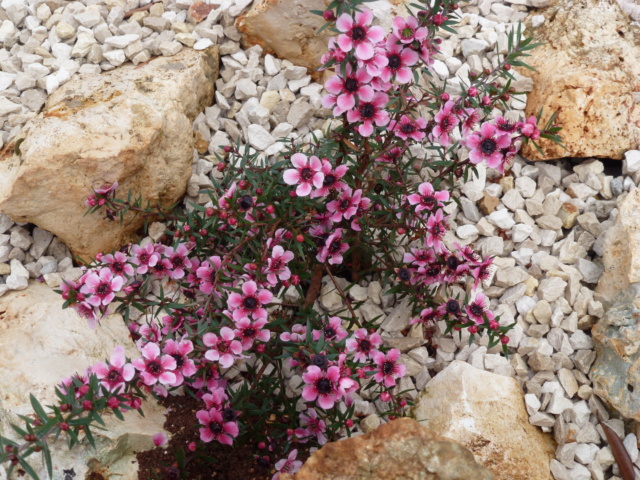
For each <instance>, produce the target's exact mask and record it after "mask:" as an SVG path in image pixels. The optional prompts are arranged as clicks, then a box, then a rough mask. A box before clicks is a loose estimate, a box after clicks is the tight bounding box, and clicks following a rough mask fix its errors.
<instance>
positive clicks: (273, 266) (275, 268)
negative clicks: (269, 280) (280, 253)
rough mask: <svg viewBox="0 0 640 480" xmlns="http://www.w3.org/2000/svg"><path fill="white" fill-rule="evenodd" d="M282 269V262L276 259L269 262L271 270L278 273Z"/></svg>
mask: <svg viewBox="0 0 640 480" xmlns="http://www.w3.org/2000/svg"><path fill="white" fill-rule="evenodd" d="M281 269H282V260H280V259H279V258H276V259H275V260H273V261H272V262H271V270H273V271H278V270H281Z"/></svg>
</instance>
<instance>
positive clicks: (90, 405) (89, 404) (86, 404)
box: [82, 400, 93, 412]
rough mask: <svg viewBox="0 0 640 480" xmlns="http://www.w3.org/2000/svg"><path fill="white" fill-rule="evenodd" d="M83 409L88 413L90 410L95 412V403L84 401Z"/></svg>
mask: <svg viewBox="0 0 640 480" xmlns="http://www.w3.org/2000/svg"><path fill="white" fill-rule="evenodd" d="M82 409H83V410H84V411H85V412H88V411H89V410H93V402H92V401H91V400H84V401H83V402H82Z"/></svg>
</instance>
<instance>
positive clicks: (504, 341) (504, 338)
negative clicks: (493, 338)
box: [500, 335, 509, 345]
mask: <svg viewBox="0 0 640 480" xmlns="http://www.w3.org/2000/svg"><path fill="white" fill-rule="evenodd" d="M500 341H501V342H502V344H503V345H506V344H507V343H509V337H507V336H506V335H505V336H504V337H500Z"/></svg>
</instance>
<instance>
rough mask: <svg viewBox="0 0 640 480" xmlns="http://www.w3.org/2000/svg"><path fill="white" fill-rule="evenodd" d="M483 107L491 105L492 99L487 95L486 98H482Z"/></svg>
mask: <svg viewBox="0 0 640 480" xmlns="http://www.w3.org/2000/svg"><path fill="white" fill-rule="evenodd" d="M482 105H484V106H486V107H488V106H489V105H491V97H489V96H488V95H485V96H484V97H482Z"/></svg>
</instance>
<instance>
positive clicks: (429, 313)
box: [409, 308, 440, 325]
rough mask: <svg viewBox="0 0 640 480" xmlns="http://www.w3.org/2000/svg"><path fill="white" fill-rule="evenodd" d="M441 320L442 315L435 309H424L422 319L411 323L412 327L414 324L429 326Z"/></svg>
mask: <svg viewBox="0 0 640 480" xmlns="http://www.w3.org/2000/svg"><path fill="white" fill-rule="evenodd" d="M439 318H440V314H439V313H438V312H437V311H436V310H434V309H433V308H424V309H423V310H422V312H420V317H418V318H414V319H413V320H411V321H410V322H409V324H410V325H413V324H414V323H422V324H423V325H429V324H432V323H434V322H436V321H437V320H438V319H439Z"/></svg>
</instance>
